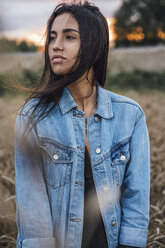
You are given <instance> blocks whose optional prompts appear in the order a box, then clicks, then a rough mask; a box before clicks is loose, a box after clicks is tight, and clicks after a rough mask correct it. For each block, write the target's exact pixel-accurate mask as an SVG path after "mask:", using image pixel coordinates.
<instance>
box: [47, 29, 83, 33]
mask: <svg viewBox="0 0 165 248" xmlns="http://www.w3.org/2000/svg"><path fill="white" fill-rule="evenodd" d="M68 32H76V33H79V31H77V30H76V29H73V28H65V29H63V33H68ZM50 34H57V32H56V31H54V30H51V31H50Z"/></svg>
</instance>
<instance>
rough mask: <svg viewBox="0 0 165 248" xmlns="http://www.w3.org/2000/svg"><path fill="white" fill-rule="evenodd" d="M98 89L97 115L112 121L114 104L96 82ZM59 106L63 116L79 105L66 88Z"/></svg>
mask: <svg viewBox="0 0 165 248" xmlns="http://www.w3.org/2000/svg"><path fill="white" fill-rule="evenodd" d="M96 84H97V89H98V101H97V109H96V111H95V114H97V115H100V116H101V117H103V118H105V119H110V118H112V117H113V110H112V102H111V98H110V95H109V94H108V92H107V91H106V90H105V89H104V88H102V86H101V85H100V84H99V83H98V82H96ZM59 106H60V109H61V112H62V114H66V113H67V112H68V111H70V110H71V109H72V108H76V107H77V104H76V102H75V101H74V99H73V97H72V95H71V93H70V91H69V90H68V89H67V88H66V87H65V88H64V90H63V93H62V96H61V98H60V100H59Z"/></svg>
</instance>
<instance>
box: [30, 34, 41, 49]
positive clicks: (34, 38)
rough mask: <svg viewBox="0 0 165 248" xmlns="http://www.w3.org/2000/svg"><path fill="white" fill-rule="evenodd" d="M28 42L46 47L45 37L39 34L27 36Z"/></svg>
mask: <svg viewBox="0 0 165 248" xmlns="http://www.w3.org/2000/svg"><path fill="white" fill-rule="evenodd" d="M26 40H27V41H29V42H33V43H34V44H35V45H37V46H44V44H45V37H44V36H42V35H39V34H29V35H27V37H26Z"/></svg>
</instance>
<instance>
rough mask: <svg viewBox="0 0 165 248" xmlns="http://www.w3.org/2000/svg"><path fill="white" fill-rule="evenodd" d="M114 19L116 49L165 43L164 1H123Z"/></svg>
mask: <svg viewBox="0 0 165 248" xmlns="http://www.w3.org/2000/svg"><path fill="white" fill-rule="evenodd" d="M114 17H115V19H116V23H115V32H116V37H117V38H116V46H117V47H119V46H130V45H155V44H159V43H162V44H164V43H165V0H123V3H122V5H121V7H120V8H119V10H118V11H117V12H116V13H115V16H114Z"/></svg>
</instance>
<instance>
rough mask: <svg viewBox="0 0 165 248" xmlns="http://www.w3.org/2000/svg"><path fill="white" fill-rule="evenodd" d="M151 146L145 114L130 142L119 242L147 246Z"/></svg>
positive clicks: (140, 119)
mask: <svg viewBox="0 0 165 248" xmlns="http://www.w3.org/2000/svg"><path fill="white" fill-rule="evenodd" d="M149 194H150V147H149V137H148V131H147V125H146V121H145V116H144V114H143V115H142V116H141V117H140V118H139V120H138V121H137V123H136V125H135V127H134V130H133V133H132V137H131V142H130V161H129V163H128V164H127V168H126V172H125V177H124V182H123V191H122V195H121V212H122V217H121V228H120V236H119V244H121V245H127V246H135V247H145V245H146V243H147V232H148V224H149Z"/></svg>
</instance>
